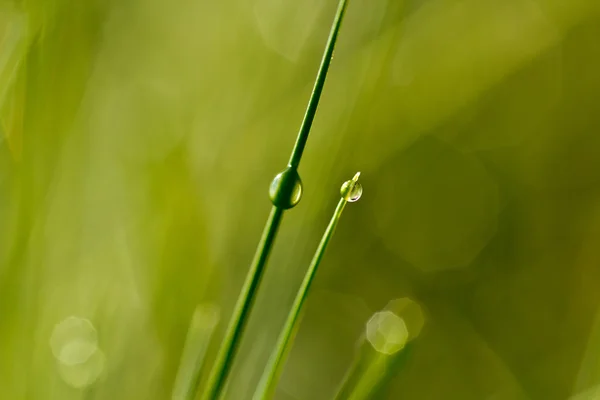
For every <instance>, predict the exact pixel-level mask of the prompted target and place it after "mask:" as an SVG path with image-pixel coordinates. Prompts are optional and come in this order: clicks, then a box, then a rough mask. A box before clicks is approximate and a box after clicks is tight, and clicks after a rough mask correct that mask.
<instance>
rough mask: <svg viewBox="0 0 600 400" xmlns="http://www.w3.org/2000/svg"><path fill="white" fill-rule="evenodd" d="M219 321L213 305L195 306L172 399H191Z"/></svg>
mask: <svg viewBox="0 0 600 400" xmlns="http://www.w3.org/2000/svg"><path fill="white" fill-rule="evenodd" d="M218 321H219V310H218V309H217V308H216V307H215V306H210V305H208V306H207V305H203V306H198V307H196V310H195V311H194V314H193V316H192V321H191V323H190V327H189V329H188V333H187V337H186V339H185V345H184V347H183V351H182V354H181V362H180V365H179V370H178V371H177V376H176V378H175V385H174V387H173V395H172V400H192V399H193V398H194V397H193V396H194V394H195V389H196V386H197V381H198V380H199V379H200V373H201V370H202V366H203V365H204V361H205V358H206V351H207V349H208V345H209V343H210V340H211V338H212V335H213V333H214V331H215V327H216V325H217V323H218Z"/></svg>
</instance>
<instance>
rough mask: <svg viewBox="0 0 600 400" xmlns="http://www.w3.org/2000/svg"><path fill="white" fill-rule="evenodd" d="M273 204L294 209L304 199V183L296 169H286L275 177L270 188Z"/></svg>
mask: <svg viewBox="0 0 600 400" xmlns="http://www.w3.org/2000/svg"><path fill="white" fill-rule="evenodd" d="M269 197H270V198H271V201H272V202H273V204H274V205H275V206H277V207H281V208H284V209H288V208H292V207H294V206H295V205H296V204H298V203H299V202H300V199H301V198H302V181H301V180H300V175H298V171H296V169H295V168H286V169H285V170H284V171H282V172H280V173H279V174H277V176H275V179H273V182H271V187H270V188H269Z"/></svg>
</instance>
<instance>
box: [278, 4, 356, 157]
mask: <svg viewBox="0 0 600 400" xmlns="http://www.w3.org/2000/svg"><path fill="white" fill-rule="evenodd" d="M346 4H347V0H340V3H339V5H338V8H337V13H336V15H335V20H334V21H333V26H332V27H331V32H330V33H329V39H328V40H327V46H326V47H325V53H324V54H323V59H322V60H321V66H320V67H319V72H317V79H316V81H315V85H314V87H313V91H312V94H311V96H310V100H309V101H308V106H307V107H306V112H305V113H304V119H303V120H302V125H301V126H300V132H298V138H297V139H296V144H295V145H294V150H293V151H292V156H291V157H290V161H289V165H290V166H291V167H294V168H297V167H298V165H299V164H300V159H301V158H302V153H303V152H304V147H306V141H307V140H308V133H309V132H310V128H311V126H312V123H313V120H314V119H315V114H316V113H317V106H318V105H319V99H320V98H321V92H322V91H323V86H324V85H325V78H326V77H327V71H328V70H329V64H330V63H331V59H332V58H333V50H334V48H335V42H336V40H337V36H338V33H339V31H340V27H341V25H342V19H343V18H344V13H345V11H346Z"/></svg>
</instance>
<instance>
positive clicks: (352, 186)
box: [340, 180, 363, 203]
mask: <svg viewBox="0 0 600 400" xmlns="http://www.w3.org/2000/svg"><path fill="white" fill-rule="evenodd" d="M362 193H363V188H362V185H361V184H360V183H358V182H355V181H353V180H349V181H346V182H344V184H343V185H342V188H341V189H340V194H341V195H342V197H343V198H344V199H346V200H347V201H349V202H350V203H354V202H355V201H358V199H360V196H362Z"/></svg>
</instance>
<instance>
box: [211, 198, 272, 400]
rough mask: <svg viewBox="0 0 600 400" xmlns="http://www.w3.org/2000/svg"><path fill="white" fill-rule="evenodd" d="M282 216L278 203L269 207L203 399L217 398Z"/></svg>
mask: <svg viewBox="0 0 600 400" xmlns="http://www.w3.org/2000/svg"><path fill="white" fill-rule="evenodd" d="M282 217H283V209H281V208H278V207H273V208H272V209H271V214H270V215H269V219H268V220H267V224H266V225H265V228H264V230H263V234H262V238H261V240H260V242H259V244H258V248H257V252H256V254H255V255H254V259H253V260H252V264H251V266H250V270H249V271H248V275H247V278H246V282H245V283H244V286H243V287H242V291H241V293H240V296H239V297H238V301H237V303H236V305H235V308H234V310H233V315H232V317H231V321H230V323H229V326H228V328H227V332H226V334H225V337H224V339H223V344H222V346H221V348H220V349H219V353H218V354H217V359H216V361H215V364H214V366H213V369H212V372H211V375H210V377H209V380H208V382H207V386H206V388H207V389H206V391H205V392H204V395H203V396H202V398H203V399H205V400H209V399H217V398H218V397H219V395H220V394H221V391H222V390H223V387H224V385H225V380H226V379H227V376H228V374H229V371H230V369H231V365H232V361H233V358H234V356H235V354H236V352H237V349H238V346H239V341H240V337H241V335H242V333H243V331H244V328H245V327H246V322H247V319H248V314H249V313H250V309H251V308H252V304H253V303H254V299H255V294H256V291H257V289H258V286H259V283H260V281H261V278H262V273H263V270H264V268H265V265H266V263H267V258H268V257H269V253H270V252H271V248H272V247H273V243H274V242H275V235H276V233H277V229H278V228H279V225H280V223H281V218H282Z"/></svg>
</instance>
